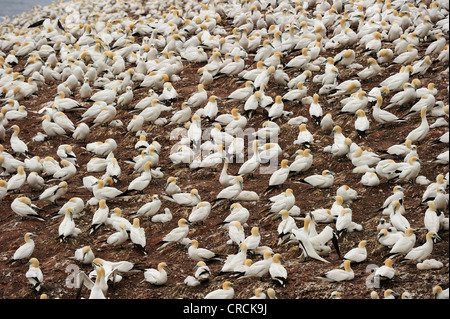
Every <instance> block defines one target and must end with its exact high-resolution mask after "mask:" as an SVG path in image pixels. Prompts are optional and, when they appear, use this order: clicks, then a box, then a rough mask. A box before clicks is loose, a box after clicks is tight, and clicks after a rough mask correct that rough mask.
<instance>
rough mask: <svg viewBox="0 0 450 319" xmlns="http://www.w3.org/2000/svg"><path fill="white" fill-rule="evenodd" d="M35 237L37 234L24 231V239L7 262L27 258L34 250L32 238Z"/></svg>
mask: <svg viewBox="0 0 450 319" xmlns="http://www.w3.org/2000/svg"><path fill="white" fill-rule="evenodd" d="M35 237H37V235H35V234H33V233H30V232H28V233H26V234H25V235H24V241H25V243H23V244H22V245H20V246H19V247H18V248H17V249H16V250H15V252H14V255H13V256H12V258H11V259H10V260H9V261H8V262H7V264H11V263H14V262H16V261H22V260H23V259H28V258H30V257H31V255H32V254H33V252H34V248H35V243H34V240H33V238H35Z"/></svg>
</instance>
